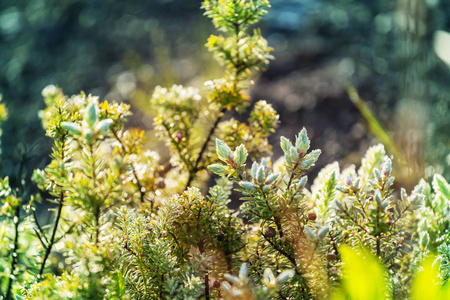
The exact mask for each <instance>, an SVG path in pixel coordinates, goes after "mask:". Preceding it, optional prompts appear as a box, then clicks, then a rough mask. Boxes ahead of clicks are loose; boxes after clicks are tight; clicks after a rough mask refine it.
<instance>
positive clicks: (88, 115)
mask: <svg viewBox="0 0 450 300" xmlns="http://www.w3.org/2000/svg"><path fill="white" fill-rule="evenodd" d="M84 120H85V121H86V123H87V124H88V125H89V127H93V126H94V124H95V122H97V109H96V107H95V103H94V102H91V103H89V105H88V106H87V107H86V112H85V113H84Z"/></svg>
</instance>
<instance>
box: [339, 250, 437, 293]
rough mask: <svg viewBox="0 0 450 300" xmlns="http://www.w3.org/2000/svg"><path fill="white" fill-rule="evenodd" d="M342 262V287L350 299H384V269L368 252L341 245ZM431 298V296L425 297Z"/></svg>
mask: <svg viewBox="0 0 450 300" xmlns="http://www.w3.org/2000/svg"><path fill="white" fill-rule="evenodd" d="M339 253H341V257H342V261H343V263H344V276H343V289H344V291H345V293H346V294H347V295H348V296H349V299H351V300H367V299H371V300H385V299H386V298H387V295H388V293H387V286H388V285H387V282H386V280H385V277H384V274H385V270H384V268H383V266H382V265H381V264H380V263H379V262H378V260H377V259H376V258H375V257H374V256H372V255H371V254H370V253H367V252H365V251H363V253H358V252H356V251H355V250H353V249H351V248H349V247H347V246H341V247H340V248H339ZM426 299H433V298H426Z"/></svg>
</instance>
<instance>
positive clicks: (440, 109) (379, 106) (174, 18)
mask: <svg viewBox="0 0 450 300" xmlns="http://www.w3.org/2000/svg"><path fill="white" fill-rule="evenodd" d="M200 5H201V1H200V0H147V1H145V0H127V1H119V0H64V1H56V0H2V1H0V93H1V94H3V102H4V103H5V104H6V106H7V108H8V111H9V119H8V120H7V121H6V122H5V123H4V125H3V136H2V144H1V145H2V157H3V158H2V166H1V169H0V172H1V173H2V175H3V176H4V175H9V176H10V177H11V178H12V181H13V182H14V180H15V178H16V174H17V169H18V164H19V162H20V160H21V153H23V152H24V151H28V152H30V153H31V155H32V159H31V160H29V161H28V162H27V170H28V175H31V174H30V173H31V170H32V169H34V168H36V167H39V168H44V167H45V165H46V164H47V163H48V162H49V157H48V155H49V153H50V148H51V141H50V140H49V139H48V138H46V137H45V136H44V131H43V130H42V129H41V125H40V121H39V118H38V111H39V110H40V109H42V108H43V101H42V96H41V91H42V89H43V88H44V87H45V86H46V85H48V84H54V85H58V86H60V87H61V88H62V89H63V90H64V91H65V93H66V94H69V95H70V94H75V93H79V91H80V90H84V91H85V92H86V93H91V94H94V95H99V96H100V98H101V99H108V100H117V101H125V102H127V103H130V104H131V105H132V107H133V110H134V116H133V117H132V119H131V121H130V124H131V126H139V127H143V128H146V129H150V128H151V124H152V111H151V109H149V107H148V99H149V96H150V95H151V93H152V90H153V88H154V87H155V86H156V85H163V86H170V85H172V84H174V83H179V84H183V85H190V86H195V87H201V86H202V84H203V82H204V81H205V80H209V79H213V78H217V77H220V76H221V75H222V70H221V68H220V67H219V66H217V64H216V63H215V62H214V61H213V59H212V55H211V54H210V53H208V52H207V50H206V49H205V48H204V46H203V45H204V44H205V42H206V39H207V37H208V36H209V35H210V34H212V33H216V31H215V30H214V28H213V27H212V25H211V23H210V20H209V19H207V18H206V17H204V16H203V11H201V10H200ZM271 5H272V7H271V8H270V10H269V13H268V14H267V15H266V16H265V17H264V19H263V21H262V22H261V23H259V24H258V27H261V29H262V33H263V36H265V37H266V38H267V39H268V41H269V44H270V45H271V46H272V47H273V48H274V49H275V50H274V56H275V58H276V60H275V61H273V62H272V63H271V64H270V66H269V67H268V69H267V70H266V71H265V72H264V73H263V74H262V75H261V76H260V77H259V78H258V79H257V80H256V84H255V86H254V87H253V88H252V91H251V92H252V96H253V99H254V100H255V101H256V100H259V99H265V100H268V101H269V102H270V103H272V105H273V106H274V107H275V109H276V110H277V111H278V112H279V113H280V116H281V125H280V128H279V130H278V131H277V134H275V135H274V136H273V137H272V144H274V145H275V147H274V150H275V156H279V155H280V154H281V153H280V152H278V151H279V150H278V148H279V147H278V146H276V145H277V144H278V141H279V135H284V136H286V137H288V138H290V139H292V138H294V135H295V134H297V133H298V132H299V130H300V129H301V128H302V127H303V126H304V127H306V128H307V129H308V133H309V135H310V137H311V139H312V144H313V147H314V148H321V149H322V153H323V155H322V156H321V158H320V159H319V163H318V167H316V168H315V169H316V170H319V169H320V167H321V166H324V165H326V164H328V163H330V162H332V161H335V160H339V161H341V162H342V163H341V166H345V165H348V164H352V163H356V164H357V163H358V161H360V159H361V156H362V155H363V153H364V152H365V151H366V150H367V148H368V147H369V146H370V145H372V144H374V143H377V142H378V140H379V139H381V140H382V141H383V142H384V143H385V145H386V146H387V148H388V150H389V151H390V152H391V154H394V153H398V154H399V155H400V156H401V157H402V158H403V161H406V162H407V163H406V164H404V165H401V166H399V167H398V168H397V170H396V171H397V173H396V176H398V178H399V179H400V182H401V183H400V184H401V185H403V186H406V187H409V189H410V188H411V187H412V186H413V185H414V184H415V183H417V180H418V178H421V177H429V176H431V175H432V174H433V173H434V172H439V173H442V174H443V175H444V177H445V178H447V180H449V178H450V151H449V144H450V107H449V106H450V33H449V31H450V1H448V0H379V1H372V0H272V1H271ZM374 117H375V118H374ZM376 120H378V121H376ZM394 168H396V167H395V166H394Z"/></svg>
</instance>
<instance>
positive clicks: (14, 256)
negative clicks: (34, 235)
mask: <svg viewBox="0 0 450 300" xmlns="http://www.w3.org/2000/svg"><path fill="white" fill-rule="evenodd" d="M19 180H20V179H19ZM19 220H20V205H18V206H17V207H16V212H15V214H14V232H15V237H14V249H13V254H12V260H11V274H10V276H9V282H8V289H7V290H6V296H5V298H6V300H9V299H12V298H11V291H12V284H13V281H14V270H15V269H16V265H17V262H18V260H19V257H18V253H17V251H18V250H19Z"/></svg>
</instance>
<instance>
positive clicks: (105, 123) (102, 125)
mask: <svg viewBox="0 0 450 300" xmlns="http://www.w3.org/2000/svg"><path fill="white" fill-rule="evenodd" d="M112 123H113V120H111V119H105V120H102V121H100V122H98V123H97V124H96V125H95V131H96V132H98V133H99V134H105V133H106V131H107V130H108V129H109V127H111V124H112Z"/></svg>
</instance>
